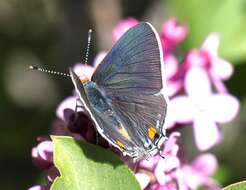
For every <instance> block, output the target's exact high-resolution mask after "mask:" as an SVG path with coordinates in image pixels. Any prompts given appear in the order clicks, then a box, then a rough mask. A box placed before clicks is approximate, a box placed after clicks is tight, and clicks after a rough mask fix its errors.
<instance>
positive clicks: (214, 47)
mask: <svg viewBox="0 0 246 190" xmlns="http://www.w3.org/2000/svg"><path fill="white" fill-rule="evenodd" d="M219 43H220V39H219V35H218V33H215V32H213V33H210V34H209V35H208V36H207V38H206V39H205V40H204V42H203V44H202V47H201V49H203V50H206V51H207V52H208V53H209V54H211V55H213V56H217V52H218V48H219Z"/></svg>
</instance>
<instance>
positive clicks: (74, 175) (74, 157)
mask: <svg viewBox="0 0 246 190" xmlns="http://www.w3.org/2000/svg"><path fill="white" fill-rule="evenodd" d="M52 140H53V144H54V163H55V166H56V167H57V168H58V170H59V172H60V174H61V176H60V177H57V178H56V179H55V181H54V183H53V184H52V186H51V190H67V189H69V190H81V189H83V190H103V189H109V190H110V189H122V190H125V189H130V190H131V189H132V190H135V189H136V190H140V189H141V188H140V186H139V184H138V182H137V180H136V178H135V177H134V175H133V173H132V172H131V171H130V169H129V168H128V167H127V166H126V165H125V164H124V163H123V162H122V161H121V160H120V159H119V158H118V157H117V156H116V155H115V154H114V153H112V152H111V151H108V150H106V149H103V148H101V147H99V146H95V145H92V144H88V143H85V142H78V141H76V140H74V139H73V138H71V137H64V136H52Z"/></svg>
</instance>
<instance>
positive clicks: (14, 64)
mask: <svg viewBox="0 0 246 190" xmlns="http://www.w3.org/2000/svg"><path fill="white" fill-rule="evenodd" d="M177 2H178V0H177ZM218 2H220V3H221V4H223V3H224V1H218ZM178 3H179V2H178ZM187 3H189V2H188V1H187ZM169 4H171V3H170V2H169V1H163V2H160V1H157V0H155V1H154V0H135V1H131V0H122V1H120V0H105V1H104V0H103V1H100V0H92V1H75V0H73V1H65V0H54V1H48V0H37V1H32V0H22V1H17V0H1V2H0V74H1V77H0V79H1V80H0V121H1V124H0V125H1V126H0V127H1V128H0V171H1V172H0V189H4V190H9V189H16V190H17V189H18V190H19V189H27V188H28V187H30V186H32V185H33V184H38V183H41V182H42V172H41V171H40V170H38V169H36V168H35V167H34V166H33V165H32V160H31V155H30V152H31V148H32V147H33V146H35V145H36V144H37V142H36V137H37V136H40V135H48V134H49V131H50V129H51V125H52V121H53V120H54V118H55V110H56V107H57V105H58V104H59V103H60V102H61V101H62V100H63V99H64V98H65V97H66V96H69V95H71V93H72V89H73V85H72V83H71V81H70V80H68V79H67V78H63V77H59V76H58V77H57V76H51V75H47V74H44V73H37V72H31V71H29V70H28V69H27V67H28V65H38V66H42V67H45V68H49V69H55V70H57V71H64V72H67V69H68V67H70V66H72V65H73V64H74V63H76V62H80V61H81V59H83V57H84V54H85V48H86V43H87V31H88V29H89V28H92V29H93V31H94V32H93V41H92V47H91V51H90V57H89V63H91V62H92V61H93V57H94V56H95V55H96V53H97V52H98V51H100V50H108V49H109V48H110V47H111V46H112V38H111V32H112V29H113V27H114V26H115V25H116V24H117V22H118V21H119V20H121V19H122V18H126V17H128V16H132V17H135V18H137V19H139V20H147V21H150V22H152V23H153V24H154V26H156V27H157V29H160V26H161V25H162V23H163V22H164V21H165V20H166V19H167V18H169V17H170V16H174V15H176V13H175V11H172V10H173V9H168V6H169ZM171 6H172V7H175V6H176V5H175V4H174V5H173V4H172V5H171ZM177 6H180V5H179V4H177ZM198 6H199V5H198ZM201 8H202V7H201ZM241 8H242V10H240V11H242V12H243V13H245V10H246V9H245V6H244V9H243V7H241ZM241 8H240V9H241ZM174 9H175V8H174ZM232 9H234V8H233V7H232ZM177 10H178V9H177ZM229 10H230V7H229ZM179 18H180V19H181V20H182V21H186V17H185V16H184V17H182V15H179ZM208 19H209V18H208ZM232 19H233V18H232ZM192 22H193V23H189V20H187V21H186V23H187V25H188V26H189V24H194V22H196V23H197V25H199V24H200V25H203V23H202V22H200V23H199V22H197V21H192ZM232 22H234V21H233V20H228V22H227V23H226V24H227V25H230V24H231V23H232ZM243 25H245V23H243V22H242V26H243ZM206 27H207V26H206ZM232 27H233V26H232ZM207 30H208V31H209V30H210V28H209V27H207ZM222 30H223V27H222ZM243 34H244V36H246V33H240V34H239V35H243ZM222 40H223V39H222ZM222 42H223V41H222ZM190 44H191V43H189V42H185V43H184V45H183V46H182V47H181V50H187V49H188V48H190V46H191V45H190ZM194 44H195V43H194ZM197 47H199V45H197ZM231 48H233V47H231ZM238 51H240V48H239V50H238ZM225 52H226V51H224V53H223V55H225V56H227V54H226V53H225ZM242 54H243V53H242ZM245 54H246V52H245ZM228 57H229V59H230V60H231V61H232V62H233V64H235V73H234V75H233V77H232V78H231V79H230V80H229V81H228V82H227V83H226V85H227V86H228V88H229V90H230V92H231V93H232V94H234V95H236V96H237V97H238V98H239V99H240V101H241V112H240V115H239V116H238V118H237V119H235V121H233V122H232V123H231V124H228V125H226V126H224V127H223V134H224V141H223V143H222V144H221V145H218V146H217V147H215V148H214V149H213V150H212V152H214V153H215V154H216V155H217V156H218V159H219V161H220V169H219V172H218V173H217V174H216V178H217V179H218V180H220V182H221V183H222V184H223V185H227V184H230V183H232V182H236V181H239V180H242V179H245V170H246V165H245V158H246V149H245V143H246V140H245V134H246V128H245V123H246V119H245V111H246V108H245V100H246V99H245V97H246V91H245V89H246V88H245V82H246V64H244V63H246V61H245V60H246V56H241V57H240V59H239V58H238V59H237V57H239V56H237V54H236V55H235V56H234V57H233V56H230V55H228ZM185 134H186V136H185V137H184V139H185V140H184V142H185V143H187V144H190V143H191V141H190V140H189V139H190V138H192V136H191V131H189V130H187V131H185Z"/></svg>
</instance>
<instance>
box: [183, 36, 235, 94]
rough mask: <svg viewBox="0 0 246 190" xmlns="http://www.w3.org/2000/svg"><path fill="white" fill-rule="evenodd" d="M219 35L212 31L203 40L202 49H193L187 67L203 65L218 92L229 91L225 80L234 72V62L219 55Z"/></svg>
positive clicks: (186, 63)
mask: <svg viewBox="0 0 246 190" xmlns="http://www.w3.org/2000/svg"><path fill="white" fill-rule="evenodd" d="M218 47H219V36H218V34H216V33H211V34H210V35H209V36H208V37H207V38H206V39H205V41H204V42H203V44H202V46H201V49H199V50H195V49H192V50H190V51H189V53H188V54H187V56H186V59H185V68H186V70H189V68H192V67H194V66H198V67H203V68H204V69H206V71H207V72H208V75H209V77H210V79H211V81H212V82H213V85H214V86H215V88H216V89H217V91H218V92H227V89H226V87H225V85H224V84H223V82H222V81H223V80H227V79H229V78H230V77H231V75H232V73H233V67H232V64H231V63H230V62H228V61H226V60H224V59H222V58H220V57H219V56H218Z"/></svg>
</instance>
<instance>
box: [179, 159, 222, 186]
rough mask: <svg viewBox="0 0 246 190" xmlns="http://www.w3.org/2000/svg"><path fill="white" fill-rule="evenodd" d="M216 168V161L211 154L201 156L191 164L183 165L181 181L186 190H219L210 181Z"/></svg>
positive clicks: (215, 184)
mask: <svg viewBox="0 0 246 190" xmlns="http://www.w3.org/2000/svg"><path fill="white" fill-rule="evenodd" d="M217 167H218V161H217V159H216V157H215V156H214V155H212V154H202V155H199V156H198V157H196V158H195V160H193V161H192V162H191V164H184V165H183V166H182V167H181V169H180V173H181V175H182V180H183V182H181V183H184V184H185V186H187V187H188V189H197V188H198V187H200V186H203V187H206V189H211V190H215V189H217V190H219V189H220V187H219V185H218V184H217V183H216V182H215V181H214V180H213V179H212V178H210V176H212V175H213V174H214V173H215V171H216V169H217Z"/></svg>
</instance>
